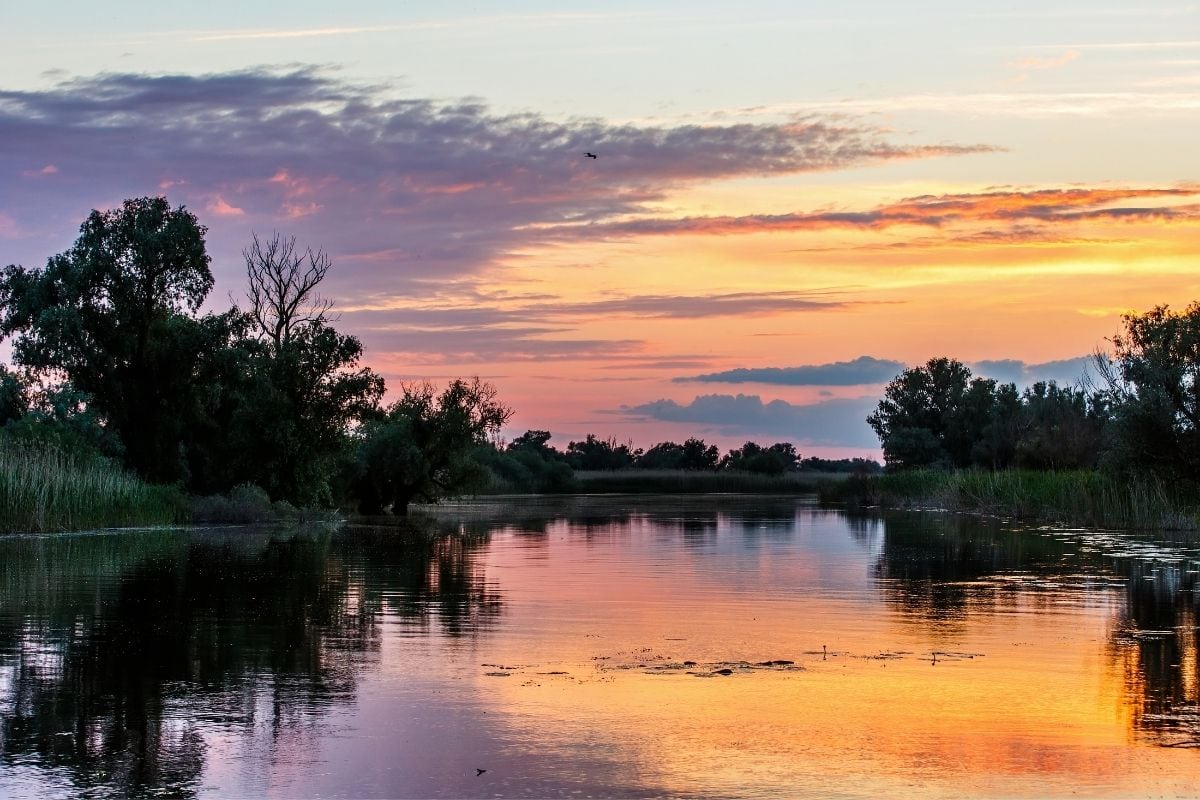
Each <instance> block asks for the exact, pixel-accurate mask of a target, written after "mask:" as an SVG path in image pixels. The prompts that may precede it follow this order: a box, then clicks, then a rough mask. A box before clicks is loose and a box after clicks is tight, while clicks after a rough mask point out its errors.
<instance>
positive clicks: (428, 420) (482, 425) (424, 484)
mask: <svg viewBox="0 0 1200 800" xmlns="http://www.w3.org/2000/svg"><path fill="white" fill-rule="evenodd" d="M496 394H497V393H496V388H495V387H494V386H492V385H491V384H490V383H485V382H483V381H481V380H479V379H478V378H475V379H473V380H471V381H463V380H456V381H453V382H452V383H451V384H450V385H449V387H447V388H446V389H445V390H444V391H443V392H441V394H438V393H437V391H436V390H435V389H434V387H433V386H432V385H431V384H429V383H422V384H415V385H408V386H405V387H404V389H403V396H402V397H401V398H400V399H399V400H397V401H396V402H395V403H394V404H393V405H392V406H391V407H390V408H389V409H388V410H387V413H386V415H385V416H384V418H383V419H381V420H378V421H369V422H367V423H366V424H364V426H363V431H362V440H361V442H360V443H359V446H358V453H357V459H356V469H355V478H354V486H355V491H356V493H357V496H358V500H359V508H360V510H361V511H363V513H368V514H372V513H374V514H377V513H380V512H382V511H383V509H384V507H385V506H388V505H390V506H391V509H392V513H393V514H405V513H407V511H408V506H409V504H411V503H413V502H434V501H436V500H438V499H440V498H443V497H447V496H452V495H455V494H461V493H462V492H464V491H466V490H468V489H470V488H472V487H473V486H475V485H478V484H480V483H481V482H482V481H483V480H484V479H485V477H486V473H485V472H484V469H483V466H482V465H481V464H480V462H479V460H478V459H477V458H476V457H475V455H476V451H477V448H478V447H479V446H480V445H482V444H484V443H485V442H486V441H487V439H488V437H489V436H494V435H495V434H497V433H498V432H499V430H500V427H501V426H502V425H503V424H504V423H505V421H507V420H508V418H509V417H510V416H511V415H512V411H511V410H510V409H509V408H508V407H507V406H505V405H503V404H502V403H501V402H500V401H499V400H498V399H497V397H496Z"/></svg>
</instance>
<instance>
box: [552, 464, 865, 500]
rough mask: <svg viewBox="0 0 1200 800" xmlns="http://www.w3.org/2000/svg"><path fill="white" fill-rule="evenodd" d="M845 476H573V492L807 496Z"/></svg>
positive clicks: (645, 472)
mask: <svg viewBox="0 0 1200 800" xmlns="http://www.w3.org/2000/svg"><path fill="white" fill-rule="evenodd" d="M846 477H847V476H846V475H845V474H836V473H826V472H788V473H784V474H783V475H757V474H755V473H751V472H696V471H687V470H657V469H630V470H618V471H615V472H576V473H575V481H576V491H579V492H583V493H586V494H710V493H728V494H811V493H814V492H817V491H818V490H819V489H820V488H821V487H822V486H826V485H828V484H830V483H834V482H841V481H843V480H845V478H846Z"/></svg>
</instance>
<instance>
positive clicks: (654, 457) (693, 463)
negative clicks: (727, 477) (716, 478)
mask: <svg viewBox="0 0 1200 800" xmlns="http://www.w3.org/2000/svg"><path fill="white" fill-rule="evenodd" d="M720 459H721V451H720V450H718V449H717V446H716V445H715V444H714V445H708V444H705V443H704V440H703V439H697V438H695V437H692V438H690V439H688V440H687V441H685V442H684V443H683V444H676V443H675V442H659V443H658V444H656V445H654V446H653V447H651V448H650V449H649V450H647V451H646V452H644V453H642V455H641V456H639V457H638V459H637V466H638V467H639V468H641V469H683V470H714V469H716V468H717V462H718V461H720Z"/></svg>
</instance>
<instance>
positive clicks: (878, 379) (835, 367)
mask: <svg viewBox="0 0 1200 800" xmlns="http://www.w3.org/2000/svg"><path fill="white" fill-rule="evenodd" d="M904 368H905V365H904V363H903V362H900V361H889V360H887V359H880V358H872V357H871V356H859V357H858V358H856V359H854V360H853V361H836V362H833V363H831V364H806V365H803V366H799V367H757V368H739V369H730V370H725V371H723V372H710V373H708V374H705V375H693V376H690V377H683V378H675V382H676V383H683V382H688V381H699V382H703V383H769V384H775V385H778V386H862V385H867V384H875V383H887V382H888V381H890V380H891V379H892V378H894V377H896V375H898V374H899V373H901V372H903V371H904Z"/></svg>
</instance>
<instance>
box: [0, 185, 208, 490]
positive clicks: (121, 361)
mask: <svg viewBox="0 0 1200 800" xmlns="http://www.w3.org/2000/svg"><path fill="white" fill-rule="evenodd" d="M204 233H205V228H204V226H202V225H200V224H199V223H198V222H197V221H196V217H195V216H194V215H193V214H192V213H191V212H189V211H187V210H186V209H185V208H183V207H182V206H181V207H179V208H175V209H172V208H171V207H170V205H169V204H168V203H167V201H166V200H165V199H164V198H161V197H142V198H138V199H134V200H126V201H125V202H124V204H123V205H122V206H121V208H119V209H113V210H110V211H93V212H92V213H91V214H90V215H89V216H88V218H87V220H86V221H85V222H84V223H83V225H82V226H81V228H80V236H79V238H78V239H77V240H76V242H75V244H74V246H73V247H72V248H71V249H70V250H68V251H67V252H65V253H62V254H60V255H57V256H54V257H53V258H51V259H50V260H49V261H48V263H47V264H46V267H45V268H44V269H42V270H27V269H25V268H23V267H20V266H12V265H10V266H9V267H7V268H5V270H4V272H3V275H2V276H0V307H2V308H3V316H2V318H0V333H2V334H3V335H6V336H14V335H15V337H16V338H15V340H14V343H13V358H14V361H15V362H16V363H17V364H20V365H22V366H24V367H27V368H29V369H30V370H32V371H34V372H36V373H39V374H42V375H61V376H63V377H65V378H66V379H67V380H69V381H70V383H71V385H72V386H73V387H74V388H75V390H77V391H80V392H82V393H84V395H86V397H87V403H88V405H89V407H92V408H94V410H95V411H96V412H97V413H98V414H99V415H100V416H101V417H102V418H103V420H104V423H105V425H106V426H107V427H109V428H111V430H112V431H113V432H114V433H115V434H116V435H118V436H119V437H120V439H121V441H122V442H123V443H124V446H125V458H126V461H127V463H129V465H130V466H132V467H134V468H135V469H136V470H138V471H139V472H140V473H142V474H143V475H145V476H147V477H149V478H152V479H156V480H165V481H173V480H177V479H180V478H184V477H186V466H185V463H184V460H183V458H182V457H181V452H180V441H181V438H182V436H181V433H182V428H183V426H184V425H185V423H186V420H185V419H183V418H182V415H181V414H180V413H179V410H180V408H181V407H186V406H188V405H190V403H189V400H188V395H189V393H190V392H192V391H193V390H194V389H195V388H196V385H197V380H196V378H197V371H196V365H197V364H198V363H199V362H201V361H202V360H203V357H204V355H205V354H206V353H207V352H210V351H211V347H212V342H211V341H208V340H207V339H206V337H205V336H204V335H203V334H204V333H205V331H204V330H198V329H197V326H198V325H199V323H198V321H197V320H196V318H195V314H196V312H197V310H198V309H199V307H200V304H201V303H202V302H203V300H204V298H205V296H206V295H207V294H208V292H209V290H210V289H211V288H212V284H213V278H212V274H211V272H210V270H209V257H208V254H207V252H206V250H205V246H204ZM217 327H220V326H217Z"/></svg>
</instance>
